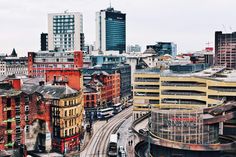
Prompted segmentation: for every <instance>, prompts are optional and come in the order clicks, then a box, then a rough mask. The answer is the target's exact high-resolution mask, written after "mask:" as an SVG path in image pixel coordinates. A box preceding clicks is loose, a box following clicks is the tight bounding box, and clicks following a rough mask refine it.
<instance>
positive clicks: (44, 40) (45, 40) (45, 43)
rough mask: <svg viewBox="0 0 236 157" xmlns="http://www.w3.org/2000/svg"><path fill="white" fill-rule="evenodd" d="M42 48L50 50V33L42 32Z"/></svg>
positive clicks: (42, 49)
mask: <svg viewBox="0 0 236 157" xmlns="http://www.w3.org/2000/svg"><path fill="white" fill-rule="evenodd" d="M40 50H41V51H47V50H48V33H41V35H40Z"/></svg>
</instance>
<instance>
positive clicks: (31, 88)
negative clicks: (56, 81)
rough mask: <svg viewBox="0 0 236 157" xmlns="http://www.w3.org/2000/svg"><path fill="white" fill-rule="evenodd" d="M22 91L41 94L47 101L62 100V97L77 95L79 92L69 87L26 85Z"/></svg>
mask: <svg viewBox="0 0 236 157" xmlns="http://www.w3.org/2000/svg"><path fill="white" fill-rule="evenodd" d="M22 91H24V92H25V93H28V94H31V93H34V92H37V93H40V94H42V95H43V97H44V98H46V99H60V98H61V97H63V96H65V95H69V94H76V93H77V91H76V90H74V89H72V88H70V87H69V86H53V85H45V86H39V85H32V84H24V85H23V87H22Z"/></svg>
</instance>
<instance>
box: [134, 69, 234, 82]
mask: <svg viewBox="0 0 236 157" xmlns="http://www.w3.org/2000/svg"><path fill="white" fill-rule="evenodd" d="M135 73H137V74H139V73H160V74H161V76H166V77H168V76H175V77H203V78H209V79H214V80H219V81H226V82H236V70H232V69H231V70H229V69H226V68H225V67H224V66H214V67H210V68H207V69H205V70H201V71H195V72H194V71H191V72H186V71H185V72H182V73H181V71H171V70H164V71H161V72H160V70H159V69H156V68H148V69H142V70H136V72H135Z"/></svg>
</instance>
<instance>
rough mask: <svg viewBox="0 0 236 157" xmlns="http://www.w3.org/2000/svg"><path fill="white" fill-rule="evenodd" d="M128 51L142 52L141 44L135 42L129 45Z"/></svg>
mask: <svg viewBox="0 0 236 157" xmlns="http://www.w3.org/2000/svg"><path fill="white" fill-rule="evenodd" d="M127 52H141V46H139V45H137V44H135V45H128V46H127Z"/></svg>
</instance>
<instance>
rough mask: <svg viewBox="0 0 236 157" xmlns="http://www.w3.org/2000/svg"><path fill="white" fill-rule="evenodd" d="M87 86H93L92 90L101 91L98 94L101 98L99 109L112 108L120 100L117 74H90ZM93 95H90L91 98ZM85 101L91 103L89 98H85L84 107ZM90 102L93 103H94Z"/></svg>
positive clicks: (118, 76) (102, 72)
mask: <svg viewBox="0 0 236 157" xmlns="http://www.w3.org/2000/svg"><path fill="white" fill-rule="evenodd" d="M88 84H89V85H90V86H93V88H94V89H97V90H98V89H99V90H101V91H100V92H99V94H100V95H101V96H100V97H101V98H100V99H99V100H100V105H101V106H100V107H105V106H107V105H108V106H112V104H115V103H118V102H119V99H120V74H119V73H114V74H108V73H107V72H104V71H101V72H95V73H93V74H92V76H91V80H90V81H89V82H88ZM92 93H93V92H92ZM94 94H95V93H94ZM94 94H90V95H91V97H92V95H94ZM86 95H89V94H88V93H86ZM94 97H95V95H94ZM87 98H89V99H87ZM87 100H89V101H90V102H91V99H90V96H88V97H87V96H86V97H85V106H86V104H87ZM89 101H88V102H89ZM92 102H93V103H95V102H94V101H92ZM90 106H92V105H90ZM86 107H87V106H86Z"/></svg>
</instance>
